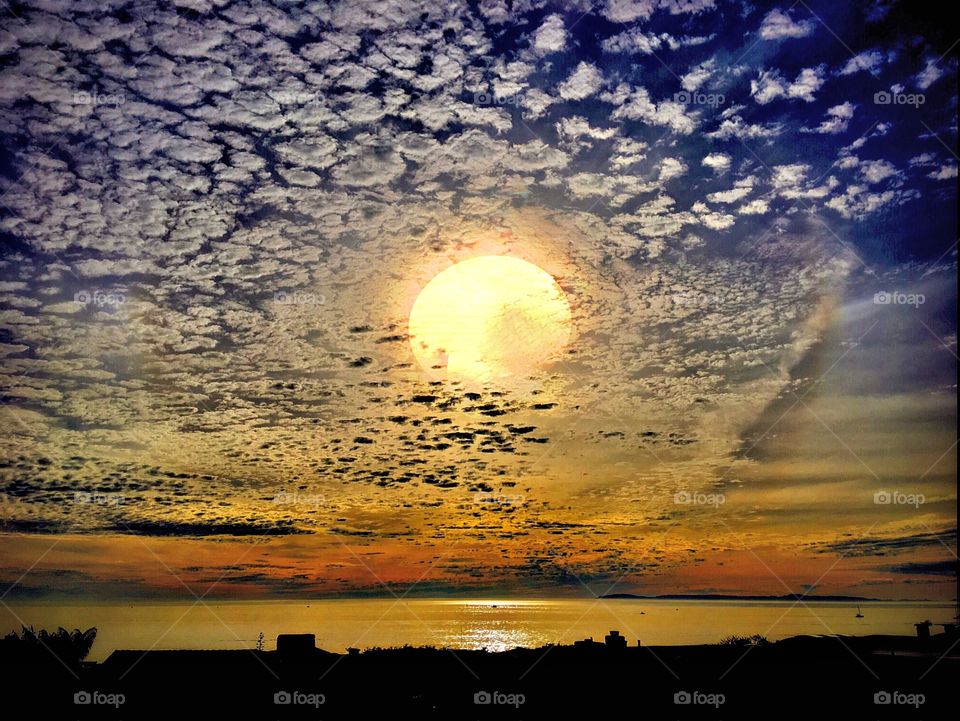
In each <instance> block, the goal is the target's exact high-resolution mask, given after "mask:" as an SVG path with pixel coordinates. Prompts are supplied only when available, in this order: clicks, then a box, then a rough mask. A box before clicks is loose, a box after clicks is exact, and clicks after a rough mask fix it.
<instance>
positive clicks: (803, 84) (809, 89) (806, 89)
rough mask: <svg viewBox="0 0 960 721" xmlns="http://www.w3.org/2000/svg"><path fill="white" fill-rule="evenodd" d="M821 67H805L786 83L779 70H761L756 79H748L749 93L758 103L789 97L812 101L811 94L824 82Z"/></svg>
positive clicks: (764, 103)
mask: <svg viewBox="0 0 960 721" xmlns="http://www.w3.org/2000/svg"><path fill="white" fill-rule="evenodd" d="M824 79H825V78H824V75H823V67H822V66H821V67H817V68H805V69H803V70H801V71H800V74H799V75H797V77H796V79H795V80H794V81H793V82H792V83H787V82H786V81H785V80H784V78H783V76H781V75H780V71H779V70H776V69H773V70H762V71H760V75H759V76H758V77H757V79H756V80H752V81H750V94H751V95H752V96H753V98H754V100H756V101H757V102H758V103H760V105H766V104H767V103H769V102H772V101H773V100H776V99H777V98H790V99H796V100H804V101H806V102H808V103H810V102H813V100H814V97H813V94H814V93H815V92H816V91H817V90H819V89H820V88H821V87H822V86H823V83H824Z"/></svg>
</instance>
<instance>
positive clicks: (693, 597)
mask: <svg viewBox="0 0 960 721" xmlns="http://www.w3.org/2000/svg"><path fill="white" fill-rule="evenodd" d="M600 598H603V599H636V600H640V601H803V602H805V603H810V602H812V601H846V602H849V601H853V602H864V603H865V602H868V601H879V600H880V599H878V598H867V597H865V596H810V595H807V594H805V593H787V594H784V595H782V596H732V595H729V594H725V593H679V594H678V593H674V594H667V595H665V596H638V595H637V594H635V593H607V594H605V595H603V596H600Z"/></svg>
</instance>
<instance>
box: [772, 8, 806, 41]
mask: <svg viewBox="0 0 960 721" xmlns="http://www.w3.org/2000/svg"><path fill="white" fill-rule="evenodd" d="M813 30H814V22H813V20H801V21H799V22H795V21H794V20H793V19H792V18H791V17H790V15H789V14H788V13H787V12H784V11H783V10H780V9H779V8H777V9H774V10H771V11H770V12H769V13H767V16H766V17H765V18H764V19H763V22H762V23H761V24H760V37H761V38H763V39H764V40H783V39H786V38H803V37H806V36H807V35H810V34H811V33H813Z"/></svg>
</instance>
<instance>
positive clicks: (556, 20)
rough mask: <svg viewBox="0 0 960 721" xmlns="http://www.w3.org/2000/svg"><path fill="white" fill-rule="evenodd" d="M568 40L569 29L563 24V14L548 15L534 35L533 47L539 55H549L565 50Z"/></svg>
mask: <svg viewBox="0 0 960 721" xmlns="http://www.w3.org/2000/svg"><path fill="white" fill-rule="evenodd" d="M566 42H567V31H566V28H565V27H564V25H563V16H562V15H558V14H553V15H548V16H547V17H546V18H545V19H544V21H543V24H542V25H541V26H540V28H539V29H538V30H537V32H536V34H535V35H534V36H533V49H534V50H535V51H536V52H537V54H538V55H549V54H550V53H555V52H559V51H560V50H563V48H564V46H565V45H566Z"/></svg>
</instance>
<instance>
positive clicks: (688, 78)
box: [680, 58, 716, 93]
mask: <svg viewBox="0 0 960 721" xmlns="http://www.w3.org/2000/svg"><path fill="white" fill-rule="evenodd" d="M715 67H716V62H715V61H714V59H713V58H710V59H709V60H704V61H703V62H702V63H700V64H699V65H696V66H694V67H693V68H691V69H690V71H689V72H688V73H687V74H686V75H684V76H683V77H682V78H681V79H680V85H681V86H682V87H683V89H684V90H686V91H687V92H691V93H692V92H694V91H696V90H699V89H700V87H701V86H702V85H703V84H704V83H705V82H706V81H707V80H709V79H710V76H711V75H713V73H714V70H715Z"/></svg>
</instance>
